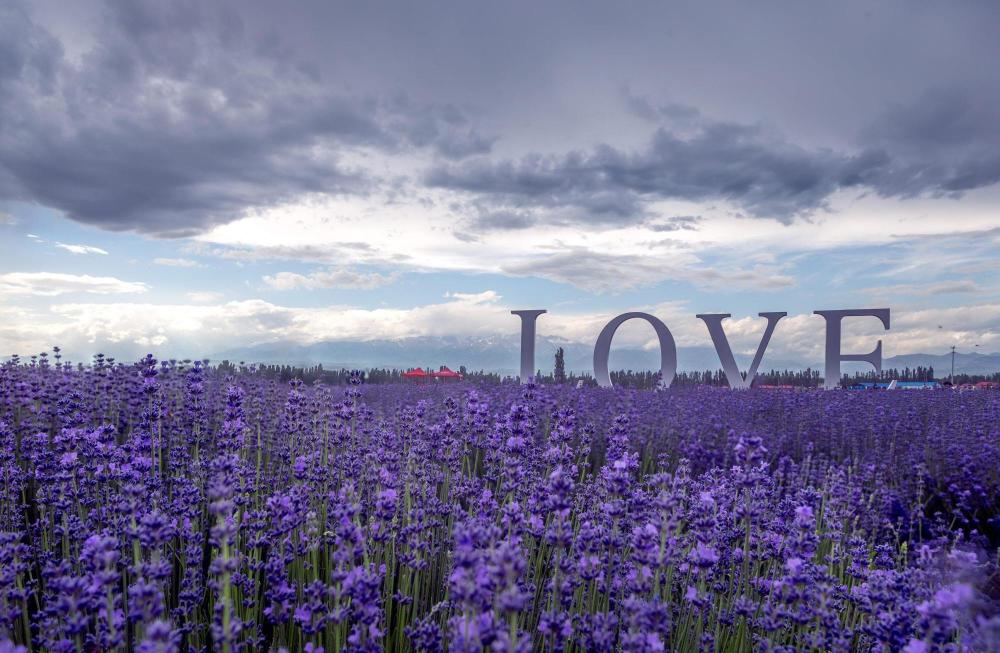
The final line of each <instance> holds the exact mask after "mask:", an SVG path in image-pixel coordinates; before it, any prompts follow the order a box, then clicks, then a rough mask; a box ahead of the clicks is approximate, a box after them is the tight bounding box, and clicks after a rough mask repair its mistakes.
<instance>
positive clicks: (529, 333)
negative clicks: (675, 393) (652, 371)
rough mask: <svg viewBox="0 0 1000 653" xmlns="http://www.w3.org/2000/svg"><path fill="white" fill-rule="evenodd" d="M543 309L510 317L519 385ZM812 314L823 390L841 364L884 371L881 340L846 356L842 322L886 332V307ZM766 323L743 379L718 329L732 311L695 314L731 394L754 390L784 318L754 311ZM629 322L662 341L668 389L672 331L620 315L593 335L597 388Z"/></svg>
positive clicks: (672, 370)
mask: <svg viewBox="0 0 1000 653" xmlns="http://www.w3.org/2000/svg"><path fill="white" fill-rule="evenodd" d="M547 312H548V311H546V310H545V309H535V310H523V311H511V313H512V314H514V315H517V316H518V317H520V318H521V383H524V382H526V381H527V380H528V379H530V378H531V377H532V376H534V374H535V323H536V322H537V321H538V316H540V315H542V314H543V313H547ZM814 313H815V314H816V315H821V316H822V317H823V318H824V320H825V321H826V356H825V363H824V371H823V376H824V382H823V385H824V387H825V388H826V389H828V390H830V389H833V388H837V387H839V386H840V364H841V363H843V362H845V361H860V362H864V363H869V364H870V365H872V367H874V368H875V370H876V371H877V372H881V371H882V341H881V340H879V341H878V343H877V344H876V345H875V349H873V350H872V351H870V352H868V353H867V354H845V353H843V352H842V351H841V324H842V323H843V321H844V318H848V317H874V318H877V319H878V320H879V321H880V322H882V326H883V327H884V328H885V330H886V331H888V330H889V309H888V308H850V309H842V310H824V311H814ZM758 315H760V316H761V317H763V318H765V319H766V320H767V326H765V327H764V334H763V335H762V336H761V339H760V344H759V345H758V346H757V353H756V354H755V355H754V357H753V361H752V362H751V363H750V367H749V368H747V372H746V374H745V375H744V374H743V373H742V372H740V369H739V366H737V364H736V358H735V357H734V356H733V350H732V348H731V347H730V346H729V340H728V339H727V338H726V331H725V329H724V327H723V326H722V321H723V320H725V319H726V318H727V317H730V316H731V314H730V313H702V314H699V315H696V316H695V317H697V318H698V319H700V320H701V321H703V322H704V323H705V326H706V327H708V334H709V335H710V336H711V337H712V344H713V345H714V346H715V352H716V353H717V354H718V355H719V362H720V363H722V369H723V371H724V372H725V374H726V379H727V380H728V381H729V387H730V388H732V389H734V390H745V389H747V388H750V387H752V386H753V381H754V378H755V377H756V376H757V368H758V366H759V365H760V362H761V360H762V359H763V358H764V352H765V351H766V350H767V345H768V343H769V342H771V336H772V335H773V334H774V330H775V328H776V327H777V326H778V322H780V321H781V318H783V317H785V316H786V315H788V313H783V312H773V313H758ZM629 320H645V321H646V322H648V323H649V324H650V326H652V327H653V331H655V332H656V337H657V339H658V340H659V343H660V385H661V387H664V388H666V387H670V384H671V382H673V380H674V375H676V374H677V344H676V343H675V342H674V337H673V335H671V333H670V329H668V328H667V325H666V324H664V323H663V321H662V320H660V319H658V318H657V317H655V316H653V315H650V314H649V313H638V312H634V313H622V314H621V315H619V316H617V317H616V318H614V319H613V320H611V321H610V322H608V323H607V325H605V327H604V328H603V329H601V333H600V334H599V335H598V336H597V343H596V344H595V345H594V377H595V378H596V379H597V383H598V385H600V386H603V387H606V388H610V387H612V383H611V375H610V373H609V372H608V356H609V354H610V352H611V341H612V340H613V339H614V337H615V332H616V331H617V330H618V327H620V326H621V325H622V324H624V323H625V322H627V321H629Z"/></svg>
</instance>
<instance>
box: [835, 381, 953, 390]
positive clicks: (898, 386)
mask: <svg viewBox="0 0 1000 653" xmlns="http://www.w3.org/2000/svg"><path fill="white" fill-rule="evenodd" d="M940 387H941V384H940V383H938V382H937V381H895V380H894V381H861V382H860V383H855V384H853V385H850V386H848V387H847V389H848V390H937V389H938V388H940Z"/></svg>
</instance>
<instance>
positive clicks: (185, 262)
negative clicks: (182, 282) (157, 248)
mask: <svg viewBox="0 0 1000 653" xmlns="http://www.w3.org/2000/svg"><path fill="white" fill-rule="evenodd" d="M153 263H155V264H157V265H165V266H167V267H173V268H200V267H203V266H202V264H201V263H199V262H198V261H192V260H191V259H189V258H154V259H153Z"/></svg>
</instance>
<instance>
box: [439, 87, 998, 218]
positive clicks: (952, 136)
mask: <svg viewBox="0 0 1000 653" xmlns="http://www.w3.org/2000/svg"><path fill="white" fill-rule="evenodd" d="M630 101H632V102H634V101H635V100H634V99H633V100H630ZM991 109H992V107H989V106H986V105H985V103H983V104H979V105H976V104H973V103H972V102H971V101H970V99H969V98H968V97H967V96H963V95H961V94H955V93H942V92H934V93H929V94H927V95H925V96H923V97H921V98H919V99H917V100H916V101H914V102H913V103H911V104H907V105H904V106H899V105H896V106H893V107H892V108H891V109H890V110H888V111H887V112H886V113H885V114H884V115H883V116H881V117H879V118H878V119H877V120H875V121H873V123H872V124H871V126H869V127H868V128H866V129H865V130H864V131H863V133H862V137H863V149H857V150H855V151H853V152H846V151H836V150H833V149H827V148H823V149H820V148H811V149H810V148H804V147H800V146H798V145H795V144H794V143H791V142H789V141H787V140H785V139H783V138H781V137H780V136H778V135H775V134H772V133H769V132H768V131H767V130H764V129H763V128H761V127H759V126H757V125H740V124H734V123H726V122H719V121H711V120H707V119H701V118H698V113H697V111H695V110H693V109H692V110H690V111H681V110H680V109H679V108H678V106H677V105H670V106H669V107H667V108H663V109H658V110H655V111H654V109H652V108H650V109H649V112H650V113H646V114H645V115H646V116H649V117H656V116H662V115H665V113H669V114H670V116H671V118H670V121H674V120H675V119H680V120H681V121H682V122H684V123H686V124H692V125H696V127H695V128H694V129H684V130H681V131H680V132H675V131H671V130H669V129H667V128H666V127H661V128H660V129H658V130H657V131H656V133H655V134H654V135H653V137H652V139H651V140H650V142H649V143H648V145H647V146H646V147H644V148H642V149H640V150H638V151H634V152H628V151H624V150H621V149H619V148H615V147H613V146H611V145H608V144H604V145H600V146H598V147H596V148H594V149H593V150H591V151H588V152H570V153H568V154H565V155H557V156H541V155H529V156H526V157H524V158H522V159H519V160H505V161H489V160H485V159H480V160H476V161H475V162H472V163H466V164H463V165H460V166H455V165H438V166H435V167H434V168H432V169H431V170H430V171H429V172H428V173H427V175H426V177H425V180H426V182H427V183H428V184H429V185H432V186H439V187H444V188H449V189H453V190H460V191H466V192H470V193H475V194H479V195H488V196H492V197H493V198H495V200H496V201H497V202H498V203H500V204H506V205H514V206H523V205H525V204H530V205H534V206H542V207H549V208H572V209H575V210H577V211H578V213H577V214H576V215H577V217H578V219H579V221H580V222H591V223H603V222H614V223H618V224H622V223H629V222H636V221H639V220H641V219H642V218H643V217H644V209H643V203H644V202H647V201H655V200H683V201H691V202H703V201H714V200H725V201H728V202H731V203H732V204H734V205H735V206H736V207H737V208H738V209H740V210H741V211H744V212H745V213H747V214H748V215H750V216H752V217H760V218H773V219H776V220H779V221H781V222H789V221H791V220H793V219H795V218H796V217H800V216H807V215H810V214H812V213H814V212H815V211H817V210H821V209H823V208H825V207H826V204H827V201H828V200H829V198H830V196H831V195H833V194H834V193H835V192H837V191H839V190H842V189H852V188H854V189H858V190H859V191H872V192H874V193H876V194H878V195H880V196H882V197H899V198H905V197H914V196H918V195H924V194H927V195H932V196H938V195H953V196H959V195H960V194H961V193H962V192H964V191H969V190H973V189H976V188H981V187H984V186H989V185H992V184H995V183H997V182H998V181H1000V129H998V127H997V121H996V120H995V119H994V116H993V113H992V110H991ZM696 118H698V119H697V122H696V123H691V121H692V120H695V119H696ZM563 220H565V217H564V216H562V215H560V216H559V217H558V218H557V219H556V221H563ZM670 228H671V227H669V226H668V227H665V229H667V230H669V229H670Z"/></svg>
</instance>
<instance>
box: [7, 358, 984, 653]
mask: <svg viewBox="0 0 1000 653" xmlns="http://www.w3.org/2000/svg"><path fill="white" fill-rule="evenodd" d="M0 395H2V404H0V478H2V483H0V492H2V494H0V530H2V534H0V569H2V572H0V639H3V640H4V641H3V643H2V644H0V651H20V650H30V651H67V652H70V651H72V652H77V653H79V652H83V651H142V652H144V653H152V652H154V651H155V652H166V651H222V652H225V653H234V652H236V651H280V650H288V651H312V652H314V653H315V652H317V651H325V652H326V653H330V652H333V651H383V650H384V651H394V652H402V651H443V650H447V651H461V652H465V651H470V652H471V651H531V650H538V651H542V650H545V651H608V650H623V651H668V650H669V651H906V652H907V653H922V652H930V651H989V650H998V641H1000V617H998V616H997V608H996V606H997V601H998V599H1000V578H998V576H997V562H998V560H997V552H998V544H1000V393H996V392H989V391H984V392H962V393H960V392H952V391H931V392H912V393H907V392H821V391H803V392H795V391H766V390H752V391H746V392H730V391H727V390H722V389H713V388H698V389H674V390H668V391H661V392H640V391H625V390H600V389H580V390H578V389H575V388H569V387H560V386H551V385H543V386H533V385H526V386H520V385H514V384H504V385H499V386H492V387H486V386H483V387H478V386H473V385H471V384H463V383H456V384H426V385H411V386H406V385H381V386H374V385H373V386H369V385H360V384H355V385H350V386H322V385H318V386H314V387H306V386H304V385H302V384H301V383H298V382H292V383H291V384H287V383H282V382H278V381H274V380H269V379H267V378H264V377H263V376H262V375H260V374H259V373H257V372H255V371H254V370H252V369H248V370H242V371H240V372H239V373H237V374H235V375H231V376H224V375H223V374H222V373H220V372H218V371H215V370H212V369H207V368H204V367H203V366H202V365H201V364H199V363H195V364H181V363H175V362H169V363H159V362H157V361H156V360H153V359H152V358H146V359H144V360H143V361H141V362H139V363H137V364H128V365H123V364H118V363H113V364H112V363H109V362H108V361H106V360H104V359H100V358H99V359H97V360H96V361H95V363H94V364H93V365H91V366H86V367H78V366H75V367H70V366H63V365H61V364H50V363H46V362H45V359H41V362H39V363H31V364H26V363H24V362H18V361H17V360H14V361H11V362H8V363H6V364H4V365H3V366H2V367H0Z"/></svg>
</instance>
